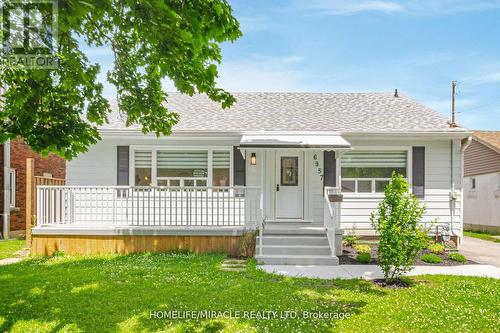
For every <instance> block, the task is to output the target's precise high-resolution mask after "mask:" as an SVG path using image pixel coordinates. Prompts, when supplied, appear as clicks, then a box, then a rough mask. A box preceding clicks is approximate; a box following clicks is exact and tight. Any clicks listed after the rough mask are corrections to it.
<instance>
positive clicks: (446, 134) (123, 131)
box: [99, 128, 472, 139]
mask: <svg viewBox="0 0 500 333" xmlns="http://www.w3.org/2000/svg"><path fill="white" fill-rule="evenodd" d="M99 133H100V134H102V135H103V136H122V135H139V136H141V137H151V138H156V135H155V134H154V133H146V134H144V133H142V131H141V130H140V129H135V128H134V129H132V128H120V129H118V128H117V129H114V128H105V129H99ZM244 134H274V135H276V134H283V135H291V134H311V135H332V134H335V135H341V136H344V135H345V136H374V137H377V136H380V137H387V136H402V135H403V136H407V135H411V136H412V137H440V138H448V139H449V138H453V139H464V138H467V137H468V136H470V135H472V132H471V131H468V130H463V131H462V130H453V131H415V132H408V131H406V132H405V131H371V132H345V131H344V132H338V131H227V132H226V131H213V130H179V131H175V130H174V131H172V134H171V135H166V136H163V137H189V136H198V135H200V136H201V135H203V136H216V137H227V136H241V135H244Z"/></svg>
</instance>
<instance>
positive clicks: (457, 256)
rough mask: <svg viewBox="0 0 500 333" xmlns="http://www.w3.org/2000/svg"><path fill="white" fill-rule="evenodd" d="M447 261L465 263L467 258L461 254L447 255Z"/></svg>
mask: <svg viewBox="0 0 500 333" xmlns="http://www.w3.org/2000/svg"><path fill="white" fill-rule="evenodd" d="M448 259H450V260H453V261H458V262H466V261H467V258H465V256H464V255H463V254H460V253H451V254H450V255H448Z"/></svg>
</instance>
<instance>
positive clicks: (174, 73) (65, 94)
mask: <svg viewBox="0 0 500 333" xmlns="http://www.w3.org/2000/svg"><path fill="white" fill-rule="evenodd" d="M42 15H43V13H42ZM0 23H1V22H0ZM2 27H3V28H2V29H3V30H5V29H6V26H5V25H4V24H3V25H2ZM57 28H58V32H57V46H56V49H54V50H53V52H54V53H55V55H56V58H57V59H58V61H57V66H56V67H55V68H53V69H47V68H39V69H31V68H27V67H25V66H23V65H20V64H16V63H12V62H8V61H5V58H4V57H2V59H1V60H0V86H1V87H2V88H3V90H4V93H3V95H4V96H3V99H2V102H1V103H2V104H1V105H0V108H1V111H2V112H0V129H1V131H0V142H4V141H6V140H8V139H13V138H16V137H19V136H21V137H23V138H24V140H25V142H26V143H27V144H29V145H30V146H31V147H32V148H33V149H34V150H35V151H37V152H40V153H44V154H46V153H48V152H53V153H57V154H59V155H61V156H64V157H65V158H67V159H71V158H73V157H74V156H76V155H77V154H79V153H81V152H85V151H86V150H87V149H88V147H89V146H90V145H92V144H94V143H96V142H97V141H98V140H99V133H98V131H97V127H98V126H99V125H102V124H104V123H105V122H106V121H107V116H108V114H109V112H110V111H111V110H110V106H109V101H108V100H107V99H106V98H104V97H103V85H102V84H101V83H99V82H98V81H97V75H98V74H99V72H100V67H99V65H98V64H93V63H91V62H90V61H89V59H88V58H87V56H86V55H85V53H84V52H83V51H82V49H81V44H82V41H84V42H85V43H86V44H88V45H90V46H95V47H100V46H108V47H109V48H110V50H111V51H112V53H113V55H114V64H113V68H112V69H111V70H110V71H109V72H108V73H107V80H108V81H109V82H110V83H111V84H113V85H114V86H115V87H116V91H117V96H116V100H117V102H118V106H119V109H120V111H121V112H122V113H124V114H125V115H126V119H127V126H129V125H132V124H140V125H141V126H142V131H143V132H144V133H155V134H156V135H169V134H170V133H171V130H172V127H173V126H174V125H175V124H176V122H177V121H178V119H179V116H178V115H177V114H176V113H174V112H171V111H169V110H168V109H167V107H166V106H165V103H164V101H165V100H168V96H167V94H166V93H165V92H164V91H163V90H162V85H161V81H162V79H165V78H170V79H171V80H172V81H173V83H174V84H175V87H176V88H177V90H179V91H180V92H183V93H187V94H194V93H204V94H206V95H207V96H208V97H209V98H210V99H212V100H214V101H217V102H220V103H221V104H222V106H223V107H228V106H230V105H231V104H232V103H233V102H234V97H233V96H232V95H231V94H230V93H228V92H226V91H225V90H223V89H220V88H218V87H217V85H216V78H217V76H218V71H217V64H219V63H220V62H221V49H220V44H221V43H222V42H225V41H234V40H236V39H237V38H239V37H240V36H241V31H240V28H239V23H238V21H237V20H236V19H235V18H234V17H233V15H232V10H231V7H230V6H229V4H228V3H227V2H226V1H225V0H150V1H145V0H143V1H132V0H96V1H92V0H86V1H83V0H67V1H58V22H57ZM4 34H5V31H4Z"/></svg>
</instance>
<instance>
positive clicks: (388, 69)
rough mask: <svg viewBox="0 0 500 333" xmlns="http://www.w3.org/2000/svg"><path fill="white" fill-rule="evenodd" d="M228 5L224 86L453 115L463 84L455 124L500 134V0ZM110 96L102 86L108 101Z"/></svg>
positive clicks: (106, 59) (103, 55) (102, 54)
mask: <svg viewBox="0 0 500 333" xmlns="http://www.w3.org/2000/svg"><path fill="white" fill-rule="evenodd" d="M230 3H231V5H232V7H233V9H234V14H235V16H236V17H237V18H238V20H239V21H240V23H241V25H242V30H243V33H244V36H243V37H242V38H240V39H239V40H237V41H236V42H234V43H227V44H224V45H223V46H222V49H223V62H222V64H221V66H220V78H219V84H220V86H221V87H223V88H226V89H229V90H231V91H310V92H371V91H392V90H394V88H397V89H398V90H399V91H400V92H401V93H404V94H406V95H409V96H411V97H413V98H415V99H416V100H418V101H420V102H422V103H425V104H426V105H428V106H430V107H432V108H434V109H435V110H437V111H439V112H441V113H442V114H444V115H446V116H449V114H450V95H451V87H450V86H451V81H452V80H457V81H458V82H459V84H458V95H457V104H456V105H457V111H458V112H459V113H458V121H459V123H461V124H462V125H465V126H466V127H468V128H470V129H491V130H500V0H496V1H488V0H470V1H469V0H443V1H439V0H434V1H432V0H420V1H384V0H379V1H375V0H373V1H352V0H350V1H349V0H341V1H337V0H304V1H293V0H292V1H269V0H267V1H255V0H253V1H241V0H240V1H230ZM93 51H94V52H91V59H93V60H97V61H99V62H100V63H101V64H102V65H103V69H106V68H109V65H110V62H111V57H110V55H109V52H108V51H106V50H93ZM101 77H104V75H102V76H101ZM166 87H167V89H169V90H172V86H171V84H168V83H167V84H166ZM112 91H113V90H112V88H111V87H109V86H108V87H106V93H107V94H108V95H109V96H111V94H112Z"/></svg>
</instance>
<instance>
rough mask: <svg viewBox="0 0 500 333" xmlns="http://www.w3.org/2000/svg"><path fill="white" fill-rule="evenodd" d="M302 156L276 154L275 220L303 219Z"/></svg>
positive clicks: (296, 154) (284, 153)
mask: <svg viewBox="0 0 500 333" xmlns="http://www.w3.org/2000/svg"><path fill="white" fill-rule="evenodd" d="M302 159H303V154H302V153H301V152H299V153H293V152H291V153H288V152H277V153H276V187H275V189H274V190H275V193H276V218H279V219H302V218H303V202H304V195H303V188H304V184H303V181H304V180H303V178H304V177H303V173H304V172H303V161H302Z"/></svg>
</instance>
